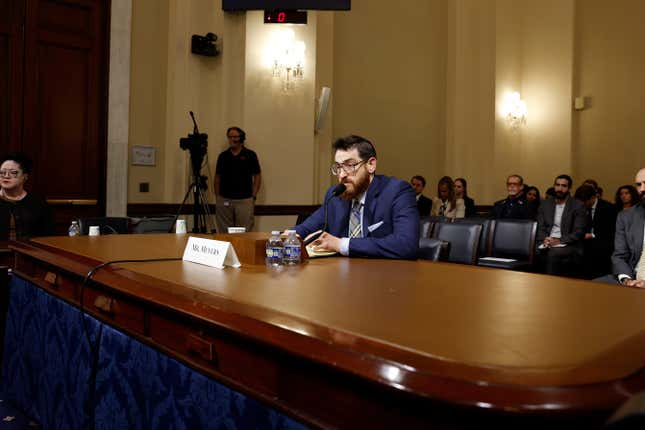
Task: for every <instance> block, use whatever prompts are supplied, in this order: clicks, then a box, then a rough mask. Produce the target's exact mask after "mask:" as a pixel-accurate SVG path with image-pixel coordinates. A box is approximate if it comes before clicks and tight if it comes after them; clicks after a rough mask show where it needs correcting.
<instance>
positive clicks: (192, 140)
mask: <svg viewBox="0 0 645 430" xmlns="http://www.w3.org/2000/svg"><path fill="white" fill-rule="evenodd" d="M190 117H191V118H192V120H193V124H194V125H195V128H194V129H193V132H192V133H189V134H188V137H182V138H180V139H179V147H180V148H181V149H183V150H184V151H186V150H187V151H188V152H189V153H190V164H191V165H192V167H193V176H194V177H195V183H197V184H199V186H200V187H201V188H203V189H206V180H205V177H202V176H201V170H202V163H203V162H204V156H206V153H207V152H208V134H206V133H200V132H199V129H198V128H197V121H195V115H194V114H193V112H192V111H191V112H190Z"/></svg>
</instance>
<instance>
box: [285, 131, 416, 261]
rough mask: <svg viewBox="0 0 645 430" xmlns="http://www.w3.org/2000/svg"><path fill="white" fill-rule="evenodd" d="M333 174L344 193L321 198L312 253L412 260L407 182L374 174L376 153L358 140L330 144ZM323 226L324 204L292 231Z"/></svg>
mask: <svg viewBox="0 0 645 430" xmlns="http://www.w3.org/2000/svg"><path fill="white" fill-rule="evenodd" d="M334 160H335V162H334V164H332V166H331V172H332V174H334V175H336V176H337V177H338V182H339V183H341V184H343V185H345V186H346V187H347V188H346V190H345V191H344V192H343V193H342V194H341V195H340V198H336V197H333V191H334V188H336V187H332V188H330V189H329V190H328V191H327V193H326V195H325V202H327V220H328V228H327V229H326V231H325V232H323V233H322V234H321V235H320V237H319V238H318V239H316V240H315V241H314V242H313V243H312V246H314V249H315V250H316V251H335V252H339V253H341V254H342V255H347V256H350V257H381V258H406V259H415V258H416V257H417V249H418V246H419V212H418V211H417V204H416V200H415V198H414V191H413V190H412V187H410V184H408V183H407V182H404V181H401V180H399V179H396V178H392V177H388V176H383V175H377V174H376V150H375V149H374V146H373V145H372V143H371V142H370V141H368V140H367V139H365V138H363V137H360V136H355V135H351V136H347V137H343V138H340V139H338V140H336V142H334ZM324 227H325V205H324V204H323V206H321V207H320V208H319V209H318V210H317V211H316V212H314V213H313V214H312V215H311V216H310V217H309V218H307V219H306V220H305V221H304V222H303V223H302V224H299V225H297V226H296V232H297V233H298V234H299V235H300V236H302V237H305V236H308V235H310V234H311V233H314V232H316V230H320V229H322V228H324Z"/></svg>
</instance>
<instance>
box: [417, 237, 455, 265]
mask: <svg viewBox="0 0 645 430" xmlns="http://www.w3.org/2000/svg"><path fill="white" fill-rule="evenodd" d="M449 255H450V242H446V241H445V240H439V239H431V238H426V237H422V238H421V239H419V251H418V253H417V256H418V257H419V258H421V259H423V260H432V261H446V260H448V256H449Z"/></svg>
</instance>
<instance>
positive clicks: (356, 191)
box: [340, 175, 370, 200]
mask: <svg viewBox="0 0 645 430" xmlns="http://www.w3.org/2000/svg"><path fill="white" fill-rule="evenodd" d="M369 186H370V175H365V176H363V177H362V178H357V180H356V182H354V183H352V188H353V189H352V190H351V191H350V190H349V189H347V190H346V191H345V192H344V193H343V194H341V195H340V198H341V199H343V200H351V199H353V198H355V197H358V196H360V195H361V194H363V193H364V192H365V190H367V187H369Z"/></svg>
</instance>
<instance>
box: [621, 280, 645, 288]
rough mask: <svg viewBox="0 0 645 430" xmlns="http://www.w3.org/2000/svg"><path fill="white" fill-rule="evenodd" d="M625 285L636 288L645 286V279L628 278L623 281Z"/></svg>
mask: <svg viewBox="0 0 645 430" xmlns="http://www.w3.org/2000/svg"><path fill="white" fill-rule="evenodd" d="M623 285H625V286H627V287H634V288H645V281H643V280H641V279H628V280H626V281H625V282H623Z"/></svg>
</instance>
